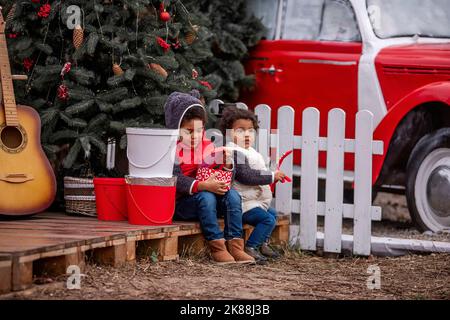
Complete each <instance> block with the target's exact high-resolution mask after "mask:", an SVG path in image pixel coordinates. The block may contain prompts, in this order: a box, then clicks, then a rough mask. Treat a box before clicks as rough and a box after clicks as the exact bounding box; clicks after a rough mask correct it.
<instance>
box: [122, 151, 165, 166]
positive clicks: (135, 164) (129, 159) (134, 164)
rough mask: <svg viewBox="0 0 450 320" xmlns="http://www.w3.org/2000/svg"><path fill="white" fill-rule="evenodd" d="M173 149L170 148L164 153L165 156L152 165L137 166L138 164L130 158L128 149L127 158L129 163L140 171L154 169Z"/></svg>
mask: <svg viewBox="0 0 450 320" xmlns="http://www.w3.org/2000/svg"><path fill="white" fill-rule="evenodd" d="M170 149H171V148H168V149H167V151H166V152H164V154H163V155H162V156H161V157H160V158H159V159H158V160H156V161H155V162H153V163H152V164H137V163H136V162H133V161H132V160H131V158H130V154H129V151H128V150H129V149H128V148H127V158H128V162H129V163H131V164H132V165H133V166H134V167H136V168H139V169H148V168H150V167H153V166H154V165H155V164H157V163H158V162H160V161H161V160H162V158H164V157H165V156H166V154H167V153H169V151H170Z"/></svg>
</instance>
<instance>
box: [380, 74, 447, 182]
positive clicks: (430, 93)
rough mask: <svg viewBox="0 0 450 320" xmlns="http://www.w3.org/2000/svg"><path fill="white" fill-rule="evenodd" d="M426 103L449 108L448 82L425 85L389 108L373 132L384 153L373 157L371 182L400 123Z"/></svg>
mask: <svg viewBox="0 0 450 320" xmlns="http://www.w3.org/2000/svg"><path fill="white" fill-rule="evenodd" d="M428 102H441V103H444V104H447V105H448V107H449V108H450V82H449V81H441V82H435V83H431V84H427V85H425V86H423V87H420V88H417V89H416V90H414V91H412V92H411V93H409V94H408V95H407V96H405V97H404V98H402V99H401V100H400V101H398V102H397V103H396V104H395V105H394V106H392V108H390V109H389V110H388V112H387V114H386V115H385V116H384V118H383V119H382V120H381V122H380V123H379V124H378V126H377V127H376V129H375V131H374V140H382V141H383V142H384V152H383V155H381V156H375V157H374V160H373V176H372V182H373V183H375V182H376V180H377V179H378V176H379V174H380V171H381V169H382V167H383V163H384V159H385V157H386V154H387V151H388V148H389V144H390V141H391V139H392V136H393V135H394V132H395V130H396V128H397V126H398V125H399V123H400V121H401V120H402V119H403V118H404V117H405V116H406V114H408V113H409V112H410V111H411V110H413V109H415V108H416V107H418V106H420V105H422V104H424V103H428Z"/></svg>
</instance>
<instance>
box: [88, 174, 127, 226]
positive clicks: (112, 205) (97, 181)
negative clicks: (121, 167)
mask: <svg viewBox="0 0 450 320" xmlns="http://www.w3.org/2000/svg"><path fill="white" fill-rule="evenodd" d="M125 186H126V184H125V179H124V178H94V190H95V201H96V206H97V217H98V219H99V220H105V221H123V220H127V196H126V188H125Z"/></svg>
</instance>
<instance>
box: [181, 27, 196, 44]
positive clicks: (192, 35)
mask: <svg viewBox="0 0 450 320" xmlns="http://www.w3.org/2000/svg"><path fill="white" fill-rule="evenodd" d="M198 29H199V28H198V26H196V25H194V26H192V29H191V30H190V31H188V33H186V35H185V36H184V41H186V43H187V44H189V45H191V44H192V43H193V42H194V41H195V39H196V38H197V32H198Z"/></svg>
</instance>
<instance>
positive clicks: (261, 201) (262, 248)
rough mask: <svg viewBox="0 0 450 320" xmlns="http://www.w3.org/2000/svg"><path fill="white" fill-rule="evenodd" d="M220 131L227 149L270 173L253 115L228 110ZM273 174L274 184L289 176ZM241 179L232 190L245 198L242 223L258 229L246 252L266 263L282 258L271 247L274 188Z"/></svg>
mask: <svg viewBox="0 0 450 320" xmlns="http://www.w3.org/2000/svg"><path fill="white" fill-rule="evenodd" d="M220 129H221V131H222V133H223V135H224V136H225V137H226V138H227V141H228V143H227V145H226V146H227V147H228V148H232V149H234V150H236V151H240V152H242V153H243V154H244V155H245V157H246V158H247V159H248V162H249V165H250V167H251V168H252V169H256V170H267V167H266V163H265V161H264V158H263V156H262V155H261V154H260V153H258V152H257V151H256V150H255V149H253V148H252V145H253V143H254V141H255V136H256V131H257V129H258V121H257V119H256V116H255V115H254V114H253V113H252V112H250V111H248V110H242V109H238V108H236V107H233V106H231V107H228V108H226V109H225V110H224V112H223V115H222V119H221V123H220ZM273 175H274V179H273V180H274V181H281V180H283V178H284V177H285V175H284V173H283V172H281V171H276V172H274V173H273ZM238 178H239V177H236V179H235V180H234V182H233V185H232V187H233V188H234V189H235V190H236V191H238V192H239V194H240V195H241V198H242V212H243V221H242V222H243V223H247V224H250V225H252V226H254V227H255V228H254V230H253V232H252V233H251V235H250V237H249V238H248V240H247V243H246V246H245V252H247V253H248V254H249V255H251V256H252V257H254V258H255V259H256V261H257V262H262V263H264V262H265V261H266V260H267V258H266V257H270V258H278V257H279V254H278V253H276V252H275V251H274V250H272V249H271V248H270V246H269V245H268V241H269V238H270V235H271V233H272V231H273V229H274V228H275V224H276V220H277V219H276V211H275V210H274V209H272V208H270V203H271V201H272V192H271V190H270V186H269V185H268V184H264V185H257V186H249V185H247V184H245V183H244V181H239V179H238Z"/></svg>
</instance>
